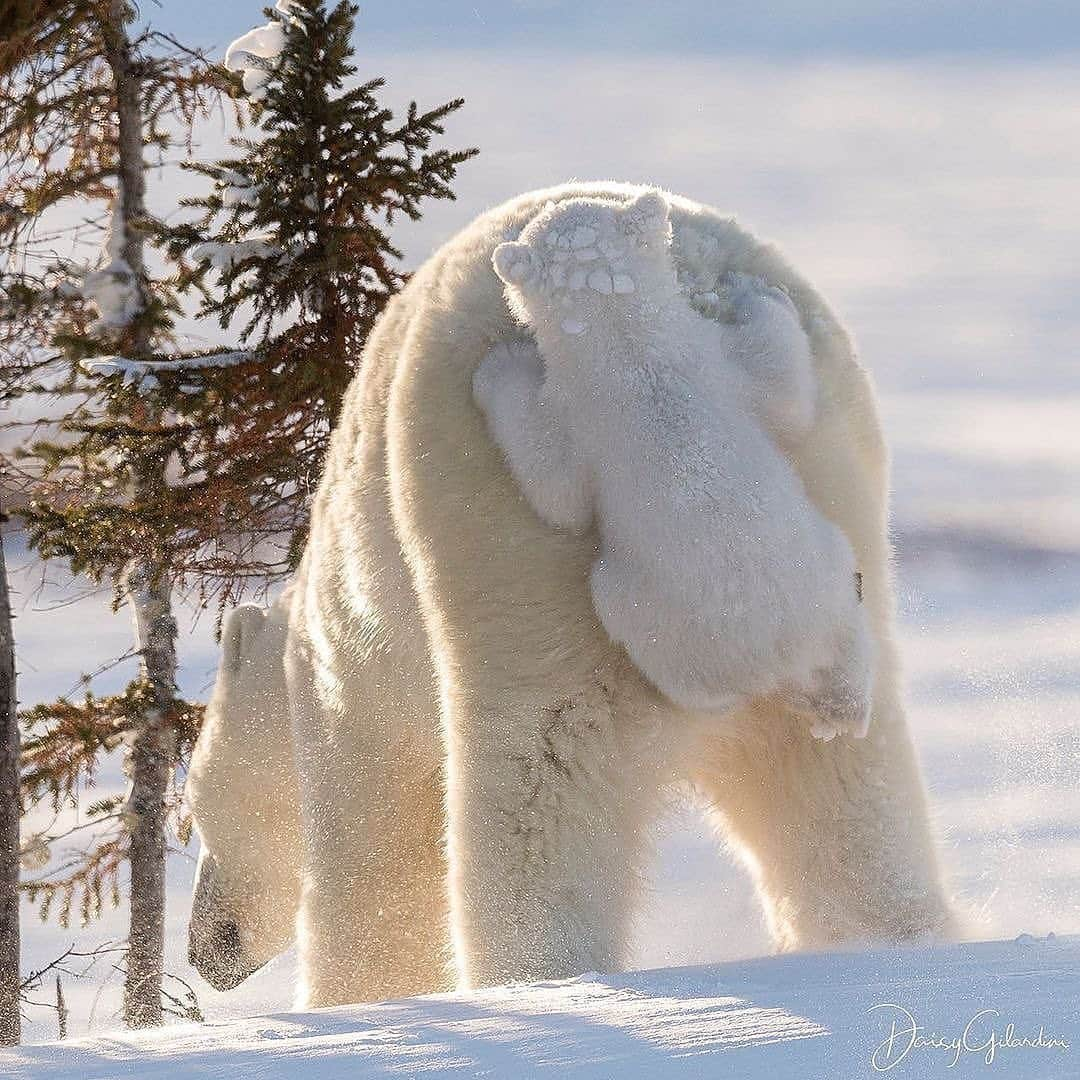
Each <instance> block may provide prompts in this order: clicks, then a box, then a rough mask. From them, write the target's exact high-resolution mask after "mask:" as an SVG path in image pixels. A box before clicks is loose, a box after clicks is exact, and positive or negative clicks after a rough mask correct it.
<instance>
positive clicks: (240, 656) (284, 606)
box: [186, 593, 303, 986]
mask: <svg viewBox="0 0 1080 1080" xmlns="http://www.w3.org/2000/svg"><path fill="white" fill-rule="evenodd" d="M289 609H290V598H289V595H288V593H286V594H285V595H284V596H283V597H282V598H281V599H280V600H279V601H278V603H277V604H275V605H274V607H273V608H271V609H270V611H268V612H264V611H262V610H261V609H260V608H258V607H255V606H254V605H245V606H243V607H239V608H236V609H235V610H234V611H231V612H230V613H229V615H228V617H227V618H226V620H225V626H224V629H223V633H222V642H221V643H222V658H221V664H220V666H219V668H218V673H217V679H216V681H215V684H214V690H213V693H212V694H211V696H210V701H209V702H208V704H207V706H206V716H205V718H204V720H203V727H202V732H201V733H200V735H199V740H198V743H197V744H196V747H195V752H194V754H193V755H192V760H191V767H190V769H189V770H188V779H187V787H186V793H187V799H188V803H189V804H190V806H191V809H192V811H193V814H194V817H195V821H196V825H197V829H198V833H199V837H200V840H201V850H200V853H199V865H198V869H197V871H196V882H195V899H194V903H193V910H192V918H191V934H190V937H191V944H190V949H189V951H190V954H191V960H192V962H193V963H195V964H196V966H197V967H198V968H199V970H200V971H202V972H203V974H204V975H206V977H207V978H209V979H210V980H211V981H212V982H215V984H216V983H217V982H218V980H222V985H225V986H228V985H232V984H233V983H234V982H236V981H239V979H242V978H244V977H245V976H247V975H248V974H250V972H251V971H253V970H255V969H256V968H258V967H260V966H261V965H262V964H264V963H266V962H267V961H268V960H270V959H272V958H273V957H274V956H276V955H277V954H278V953H279V952H281V951H282V950H283V949H284V948H286V947H287V946H288V944H289V942H290V941H291V940H292V937H293V934H294V923H295V911H296V908H297V905H298V904H299V901H300V880H301V871H302V867H303V857H302V854H301V846H302V841H301V827H300V813H299V805H298V803H299V795H298V792H297V782H296V764H295V761H294V759H293V743H292V732H291V729H290V721H289V699H288V688H287V686H286V684H285V668H284V664H283V659H284V653H285V640H286V635H287V633H288V619H289ZM226 927H235V928H236V930H237V931H238V932H237V933H236V934H235V935H234V936H233V939H232V941H231V942H230V941H229V940H228V938H227V937H224V936H223V930H224V928H226Z"/></svg>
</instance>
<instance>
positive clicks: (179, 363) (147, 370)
mask: <svg viewBox="0 0 1080 1080" xmlns="http://www.w3.org/2000/svg"><path fill="white" fill-rule="evenodd" d="M250 359H251V353H250V352H247V351H246V350H240V351H236V352H219V353H209V354H208V355H205V356H185V357H180V358H178V359H176V360H132V359H130V358H129V357H126V356H95V357H93V358H92V359H89V360H83V361H82V362H81V363H80V364H79V367H80V368H82V370H83V371H84V372H86V374H87V375H97V376H99V377H101V378H111V377H113V376H117V375H118V376H120V377H121V378H122V380H123V384H124V386H134V387H135V388H136V389H137V390H138V391H139V393H148V392H150V391H151V390H156V389H157V388H158V387H159V386H160V385H161V381H160V380H159V379H158V378H157V376H158V375H159V374H162V373H164V372H188V371H198V370H200V369H203V368H225V367H232V366H233V365H235V364H243V363H246V362H247V361H248V360H250ZM183 389H184V387H181V390H183Z"/></svg>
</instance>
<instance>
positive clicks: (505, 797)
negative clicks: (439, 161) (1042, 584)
mask: <svg viewBox="0 0 1080 1080" xmlns="http://www.w3.org/2000/svg"><path fill="white" fill-rule="evenodd" d="M641 192H642V189H640V188H634V187H631V186H629V185H618V184H592V185H567V186H565V187H561V188H555V189H551V190H548V191H541V192H533V193H530V194H527V195H523V196H521V197H520V198H518V199H515V200H514V201H512V202H510V203H508V204H506V205H503V206H500V207H498V208H496V209H494V210H492V211H491V212H490V213H488V214H485V215H484V216H482V217H481V218H479V219H478V220H477V221H476V222H474V223H473V224H472V225H471V226H469V227H468V228H467V229H465V230H464V231H463V232H461V233H460V234H459V235H458V236H456V237H455V238H454V239H453V240H451V241H450V242H449V243H448V244H447V245H446V246H444V247H443V248H442V249H441V250H440V251H439V252H437V253H436V254H435V255H434V256H433V257H432V258H431V259H429V260H428V262H427V263H426V264H425V265H424V266H423V267H422V268H421V269H420V270H419V271H418V272H417V273H416V274H415V275H414V276H413V277H412V279H411V280H410V282H409V284H408V286H407V287H406V288H405V290H404V291H403V292H402V293H401V295H400V296H398V297H396V298H395V299H394V300H393V301H391V303H390V305H389V306H388V308H387V310H386V312H385V313H384V314H383V316H382V317H381V318H380V320H379V323H378V326H377V327H376V329H375V332H374V333H373V335H372V336H371V338H370V339H369V342H368V346H367V349H366V351H365V356H364V365H363V369H362V373H361V375H360V377H359V379H358V380H357V382H356V383H355V385H354V386H353V387H352V388H351V390H350V392H349V394H348V397H347V399H346V401H345V404H344V408H343V412H342V416H341V420H340V422H339V424H338V427H337V429H336V431H335V433H334V438H333V440H332V445H331V449H330V454H329V459H328V461H327V466H326V472H325V475H324V477H323V479H322V482H321V484H320V487H319V491H318V494H317V496H316V500H315V507H314V514H313V518H312V527H311V538H310V541H309V544H308V547H307V551H306V553H305V557H304V561H303V565H302V566H301V568H300V570H299V571H298V574H297V578H296V581H295V584H294V586H293V589H292V594H291V595H292V607H291V615H290V621H289V636H288V643H287V647H286V651H285V658H284V661H285V668H286V671H287V674H288V682H289V691H290V700H291V711H292V724H293V733H294V741H295V744H296V746H297V748H298V752H297V754H296V765H297V773H298V776H297V780H298V783H299V789H300V797H301V817H302V824H303V830H304V847H305V853H304V867H303V874H302V882H301V900H300V907H299V922H298V927H299V935H298V937H299V953H300V965H301V971H302V979H303V985H302V987H301V989H300V993H299V1003H300V1004H302V1005H331V1004H336V1003H340V1002H346V1001H356V1000H363V999H370V998H375V997H388V996H394V995H398V994H406V993H414V992H420V991H433V990H438V989H444V988H447V987H449V986H451V985H453V984H454V982H455V981H456V982H458V983H460V984H463V985H483V984H487V983H493V982H499V981H503V980H507V979H514V978H557V977H562V976H570V975H575V974H578V973H580V972H582V971H585V970H590V969H592V970H598V969H608V970H610V969H615V968H618V967H619V966H620V965H622V964H624V963H625V961H626V957H627V943H628V925H629V920H630V918H631V916H632V913H633V911H634V908H635V906H636V904H637V903H638V900H639V890H640V882H641V869H642V867H643V865H644V862H645V856H646V851H647V837H648V835H649V828H650V825H651V823H652V820H653V817H654V814H655V813H656V811H657V807H658V805H659V803H660V801H661V798H662V795H661V793H662V791H663V790H664V789H665V788H666V787H667V786H668V785H670V784H672V783H676V782H679V781H685V780H687V779H689V780H690V781H691V782H693V783H694V784H695V785H697V787H698V788H699V789H700V790H701V792H702V793H703V795H704V796H705V797H706V798H707V799H708V800H709V802H710V804H711V806H712V808H713V811H714V814H715V817H716V820H717V823H718V826H719V827H721V828H722V829H723V831H724V834H725V836H726V838H727V840H728V842H729V843H730V844H732V845H733V846H734V848H735V850H737V851H738V852H739V853H740V855H741V856H742V857H743V859H744V860H745V862H746V864H747V866H748V867H749V868H750V869H751V871H752V873H753V874H754V877H755V880H756V881H757V885H758V889H759V892H760V895H761V899H762V903H763V905H764V908H765V911H766V915H767V917H768V919H769V923H770V926H771V927H772V930H773V934H774V937H775V940H776V943H777V945H778V946H779V947H782V948H799V947H820V946H826V945H829V944H832V943H836V942H845V941H855V940H860V939H867V938H876V939H881V940H890V941H895V940H903V939H909V938H912V937H918V936H921V935H925V934H931V933H941V932H944V931H947V930H950V929H951V928H952V919H951V915H950V911H949V907H948V904H947V902H946V900H945V897H944V893H943V890H942V886H941V883H940V877H939V873H938V869H937V861H936V856H935V852H934V848H933V843H932V838H931V832H930V828H929V824H928V820H927V811H926V803H925V797H924V794H923V789H922V784H921V781H920V778H919V772H918V768H917V765H916V761H915V757H914V753H913V751H912V748H911V744H910V740H909V738H908V734H907V728H906V723H905V720H904V714H903V708H902V704H901V697H900V680H899V665H898V662H897V657H896V651H895V646H894V644H893V641H892V619H893V616H892V599H891V596H892V593H891V584H890V579H889V569H888V560H889V549H888V541H887V533H886V516H887V485H886V465H887V462H886V455H885V450H884V446H883V443H882V440H881V434H880V427H879V424H878V420H877V416H876V411H875V406H874V397H873V391H872V389H871V386H870V383H869V380H868V378H867V375H866V373H865V371H864V370H863V369H862V368H861V367H860V366H859V365H858V363H857V362H856V361H855V359H854V356H853V353H852V350H851V345H850V343H849V341H848V338H847V336H846V335H845V333H844V331H843V329H842V328H841V326H840V325H839V323H838V322H837V321H836V319H835V317H834V316H833V315H832V313H831V312H830V311H829V309H828V308H827V307H826V306H825V304H824V302H823V301H822V300H821V298H820V297H819V296H818V294H817V293H816V292H814V290H813V289H812V288H811V287H810V286H809V285H808V284H807V283H806V282H805V281H804V280H803V279H802V278H800V277H799V276H798V275H797V274H796V273H795V272H794V271H793V270H792V269H791V267H790V266H788V264H787V263H786V262H785V261H784V260H783V258H782V257H781V256H780V255H778V254H777V253H776V251H775V250H773V249H771V248H769V247H767V246H764V245H762V244H761V243H760V242H759V241H757V240H756V239H755V238H754V237H752V236H751V235H750V234H749V233H747V232H746V231H745V230H743V229H742V228H741V227H740V226H738V225H737V224H735V222H733V221H732V220H731V219H730V218H726V217H723V216H722V215H720V214H718V213H716V212H715V211H713V210H710V209H708V208H705V207H702V206H700V205H699V204H697V203H693V202H690V201H689V200H686V199H682V198H678V197H675V196H670V197H669V201H670V203H671V222H672V231H673V235H672V244H671V254H672V258H673V259H674V261H675V266H676V271H677V274H678V280H679V284H680V288H681V290H682V291H683V292H684V294H686V295H688V296H690V297H691V300H692V303H693V304H694V306H695V308H696V309H697V310H699V311H701V312H702V313H703V314H705V315H707V316H708V317H710V318H718V319H723V318H725V317H727V316H728V315H729V313H728V312H726V311H725V310H723V307H724V301H723V300H721V299H720V297H721V296H722V294H723V293H724V290H725V285H724V282H725V281H727V280H728V275H730V274H733V273H734V274H744V275H748V276H750V277H753V278H763V279H765V280H767V281H769V282H771V283H773V284H775V285H777V286H779V287H782V288H783V289H784V291H785V292H787V293H788V295H790V297H791V299H792V302H793V303H794V305H795V308H796V310H797V311H798V312H799V316H800V320H801V322H802V325H803V327H804V328H805V331H806V333H807V335H808V336H809V339H810V343H811V349H812V352H813V361H814V375H815V383H816V390H815V398H814V399H815V407H814V411H813V422H812V424H811V426H810V428H809V429H808V430H807V431H806V432H805V434H804V435H803V436H802V437H801V438H800V439H799V441H798V443H797V445H796V446H794V447H792V448H790V449H789V450H787V452H788V454H789V458H790V460H791V463H792V465H793V466H794V468H795V470H796V472H797V473H798V475H799V476H800V478H801V479H802V482H803V484H804V485H805V488H806V492H807V495H808V496H809V498H810V500H811V501H812V502H813V504H814V505H815V506H816V507H817V508H818V510H819V511H820V512H821V513H823V514H825V515H826V517H828V518H829V519H830V520H831V521H833V523H834V524H835V525H837V526H838V527H839V528H840V529H841V530H842V531H843V532H844V534H845V535H846V536H847V538H848V541H849V542H850V544H851V546H852V548H853V550H854V552H855V558H856V562H857V564H858V565H859V567H860V568H861V569H862V572H863V582H864V596H865V603H866V610H867V613H868V615H869V617H870V620H871V624H872V631H873V635H874V639H875V645H876V650H877V656H878V666H877V675H876V679H875V687H874V706H873V720H872V723H871V726H870V731H869V734H868V735H867V737H866V738H865V739H862V740H846V739H838V740H834V741H832V742H829V743H824V742H821V741H818V740H815V739H813V738H811V737H810V736H809V734H808V733H807V731H806V728H805V724H804V723H803V721H802V720H800V719H799V718H797V717H795V716H793V714H792V712H791V709H790V706H789V705H788V704H787V703H785V702H784V701H782V700H780V699H779V698H776V697H770V698H767V699H761V700H758V701H755V702H754V703H753V704H752V705H751V706H749V707H747V708H744V709H740V710H738V711H737V712H735V713H731V714H727V715H726V716H723V717H719V716H717V715H716V714H714V713H702V712H693V711H688V710H683V709H680V708H678V707H676V706H674V705H672V704H671V703H670V702H669V701H667V700H666V699H665V698H663V697H662V696H660V695H659V694H658V693H657V692H656V691H655V690H654V689H653V688H652V687H651V686H650V685H649V683H648V682H647V681H646V680H645V679H644V678H643V677H642V676H641V675H640V674H639V673H638V671H637V670H636V669H635V667H634V666H633V665H632V664H631V663H630V662H629V661H628V659H627V657H626V654H625V652H624V651H623V650H622V649H621V648H620V647H619V646H617V645H615V644H614V643H613V642H612V641H611V639H610V637H609V636H608V635H607V634H606V633H605V632H604V630H603V628H602V627H601V626H600V624H599V623H598V621H597V619H596V616H595V613H594V611H593V608H592V603H591V599H590V594H589V585H588V576H589V571H590V566H591V564H592V561H593V558H594V554H595V543H596V537H595V536H594V535H592V534H591V533H588V532H586V533H585V534H582V535H578V534H575V533H573V532H571V531H569V530H557V529H552V528H551V527H550V526H549V525H547V524H546V523H545V522H544V521H543V520H542V519H541V518H540V517H538V516H537V514H536V513H535V512H534V511H533V509H532V507H531V506H530V504H529V502H528V501H527V499H526V498H525V497H524V496H523V495H522V493H521V491H520V489H519V487H518V485H517V483H516V482H515V481H514V479H513V477H512V476H511V474H510V473H509V471H508V470H507V468H506V465H505V462H504V458H503V456H502V453H501V452H500V450H499V448H498V446H497V445H496V444H495V443H494V442H493V440H492V439H491V437H490V435H489V433H488V430H487V427H486V424H485V421H484V417H483V414H482V413H481V411H480V410H479V409H478V408H477V407H476V405H475V404H474V401H473V396H472V381H473V375H474V372H475V369H476V367H477V365H478V364H479V363H480V362H481V360H482V359H483V358H484V357H485V356H486V355H487V354H488V353H489V352H491V350H492V349H493V348H494V347H495V346H497V345H499V344H500V343H507V342H512V341H515V340H520V338H521V333H522V331H521V328H520V326H519V325H518V324H517V323H516V322H515V320H514V319H513V317H512V315H511V313H510V312H508V311H507V308H506V303H505V300H504V297H503V285H502V282H501V281H500V280H499V278H498V277H497V276H496V274H495V273H494V272H493V270H492V265H491V259H492V252H493V251H494V249H495V248H496V247H498V245H499V244H501V243H504V242H506V241H512V240H516V239H517V238H518V237H519V236H520V234H521V231H522V229H523V228H524V227H525V226H526V224H527V223H528V222H529V221H531V220H532V219H533V218H535V217H536V215H537V213H539V212H540V210H541V209H542V208H543V207H544V206H545V205H546V204H547V203H548V202H549V201H550V202H554V203H558V202H561V201H563V200H565V199H568V198H579V197H586V198H605V199H609V200H611V201H612V202H613V203H620V204H621V203H625V202H627V201H628V200H629V199H631V198H633V197H634V196H636V195H638V194H641ZM587 246H588V245H587V244H584V245H583V247H582V248H577V249H575V248H571V250H583V249H586V248H587ZM623 285H624V286H625V282H624V283H623ZM612 288H613V293H612V295H614V294H615V293H614V290H615V282H614V277H613V281H612ZM597 295H604V294H597ZM620 295H628V294H627V293H625V292H623V293H620ZM204 775H205V773H204ZM218 797H219V792H218V791H217V789H209V788H208V789H207V790H200V791H199V792H198V797H197V800H196V803H197V807H196V814H197V818H198V819H199V820H200V827H201V819H202V817H203V816H204V815H210V816H213V809H212V806H213V803H214V800H215V799H216V798H218ZM200 807H201V808H200ZM211 843H213V841H212V840H211Z"/></svg>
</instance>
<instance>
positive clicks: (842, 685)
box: [784, 668, 872, 742]
mask: <svg viewBox="0 0 1080 1080" xmlns="http://www.w3.org/2000/svg"><path fill="white" fill-rule="evenodd" d="M784 698H785V701H786V703H787V705H788V706H789V707H790V708H791V709H792V710H793V711H794V712H796V713H799V714H801V715H802V716H804V717H805V718H806V719H807V720H808V721H809V724H810V734H811V735H813V736H814V738H815V739H820V740H821V741H822V742H830V741H831V740H832V739H835V738H836V736H837V735H851V736H853V737H854V738H856V739H861V738H863V737H864V736H865V735H866V733H867V731H868V730H869V729H870V710H871V705H872V701H871V696H870V688H869V687H864V686H861V685H853V683H852V680H851V673H850V672H848V671H846V670H844V669H843V668H829V669H826V670H824V671H819V672H818V673H817V678H816V679H815V682H814V685H813V686H812V687H811V688H809V689H807V690H790V691H788V692H787V693H785V694H784Z"/></svg>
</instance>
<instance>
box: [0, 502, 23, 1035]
mask: <svg viewBox="0 0 1080 1080" xmlns="http://www.w3.org/2000/svg"><path fill="white" fill-rule="evenodd" d="M4 521H5V518H4V514H3V510H2V509H0V525H2V524H3V522H4ZM17 708H18V702H17V700H16V697H15V638H14V635H13V633H12V629H11V602H10V599H9V597H8V583H7V567H6V565H5V564H4V539H3V534H0V1045H3V1046H11V1045H13V1044H14V1043H17V1042H18V1041H19V1035H20V1016H19V971H20V967H19V819H20V818H21V816H22V803H21V800H20V798H19V723H18V715H17Z"/></svg>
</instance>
